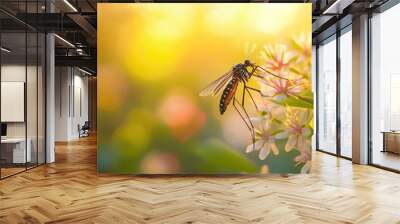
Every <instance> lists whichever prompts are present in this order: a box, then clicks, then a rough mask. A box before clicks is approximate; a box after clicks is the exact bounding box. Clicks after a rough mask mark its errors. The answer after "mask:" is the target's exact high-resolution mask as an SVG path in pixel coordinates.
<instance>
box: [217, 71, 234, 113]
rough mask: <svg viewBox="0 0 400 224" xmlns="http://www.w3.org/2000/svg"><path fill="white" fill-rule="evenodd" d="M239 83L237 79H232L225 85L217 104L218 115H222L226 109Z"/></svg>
mask: <svg viewBox="0 0 400 224" xmlns="http://www.w3.org/2000/svg"><path fill="white" fill-rule="evenodd" d="M238 83H239V79H238V78H236V77H233V78H232V80H231V81H229V83H228V84H227V85H226V87H225V89H224V91H223V93H222V96H221V99H220V102H219V112H220V114H224V112H225V110H226V108H227V107H228V105H229V103H230V102H231V101H232V98H233V96H234V95H235V93H236V89H237V86H238Z"/></svg>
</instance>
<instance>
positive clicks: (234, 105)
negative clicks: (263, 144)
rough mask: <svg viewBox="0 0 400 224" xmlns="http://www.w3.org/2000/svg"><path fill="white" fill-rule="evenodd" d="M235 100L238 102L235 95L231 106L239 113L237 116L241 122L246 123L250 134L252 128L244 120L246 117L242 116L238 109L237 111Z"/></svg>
mask: <svg viewBox="0 0 400 224" xmlns="http://www.w3.org/2000/svg"><path fill="white" fill-rule="evenodd" d="M235 102H237V103H239V101H238V100H237V99H236V97H235V96H233V101H232V104H233V107H234V108H235V110H236V112H237V113H238V114H239V116H240V117H241V118H242V120H243V122H244V123H245V124H246V127H247V129H249V131H250V133H251V134H252V130H251V127H250V125H249V124H248V123H247V121H246V119H245V118H244V117H243V115H242V113H240V111H239V109H238V108H237V106H236V104H235ZM252 136H253V135H252Z"/></svg>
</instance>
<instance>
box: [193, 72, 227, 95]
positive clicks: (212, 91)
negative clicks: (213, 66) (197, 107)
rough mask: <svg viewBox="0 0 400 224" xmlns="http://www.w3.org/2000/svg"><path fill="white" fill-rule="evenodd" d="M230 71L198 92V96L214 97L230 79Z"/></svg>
mask: <svg viewBox="0 0 400 224" xmlns="http://www.w3.org/2000/svg"><path fill="white" fill-rule="evenodd" d="M232 74H233V72H232V71H229V72H227V73H225V74H224V75H223V76H221V77H219V78H218V79H217V80H215V81H214V82H212V83H210V84H209V85H208V86H207V87H206V88H204V89H203V90H202V91H201V92H200V94H199V95H200V96H215V95H216V94H217V93H218V92H219V91H220V90H221V89H222V87H224V86H225V84H226V83H227V82H228V81H229V80H230V79H231V78H232Z"/></svg>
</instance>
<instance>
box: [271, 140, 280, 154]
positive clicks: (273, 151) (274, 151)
mask: <svg viewBox="0 0 400 224" xmlns="http://www.w3.org/2000/svg"><path fill="white" fill-rule="evenodd" d="M271 151H272V153H273V154H274V155H275V156H277V155H278V154H279V149H278V147H277V146H276V144H275V143H272V144H271Z"/></svg>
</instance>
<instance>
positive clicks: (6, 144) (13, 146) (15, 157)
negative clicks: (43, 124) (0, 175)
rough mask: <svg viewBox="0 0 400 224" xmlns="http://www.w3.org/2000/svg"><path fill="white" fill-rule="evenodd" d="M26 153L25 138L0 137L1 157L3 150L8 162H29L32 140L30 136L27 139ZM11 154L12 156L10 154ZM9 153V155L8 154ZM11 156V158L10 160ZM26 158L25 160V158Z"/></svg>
mask: <svg viewBox="0 0 400 224" xmlns="http://www.w3.org/2000/svg"><path fill="white" fill-rule="evenodd" d="M27 142H28V144H27V146H28V147H26V153H25V138H5V139H1V147H2V149H1V151H2V157H3V152H5V153H4V154H5V156H6V157H9V158H5V157H3V158H5V159H6V161H7V162H9V163H25V162H31V160H32V154H31V145H32V141H31V139H30V138H28V139H27ZM10 154H12V156H11V155H10ZM8 155H10V156H8ZM11 158H12V160H11ZM25 159H26V160H25Z"/></svg>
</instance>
